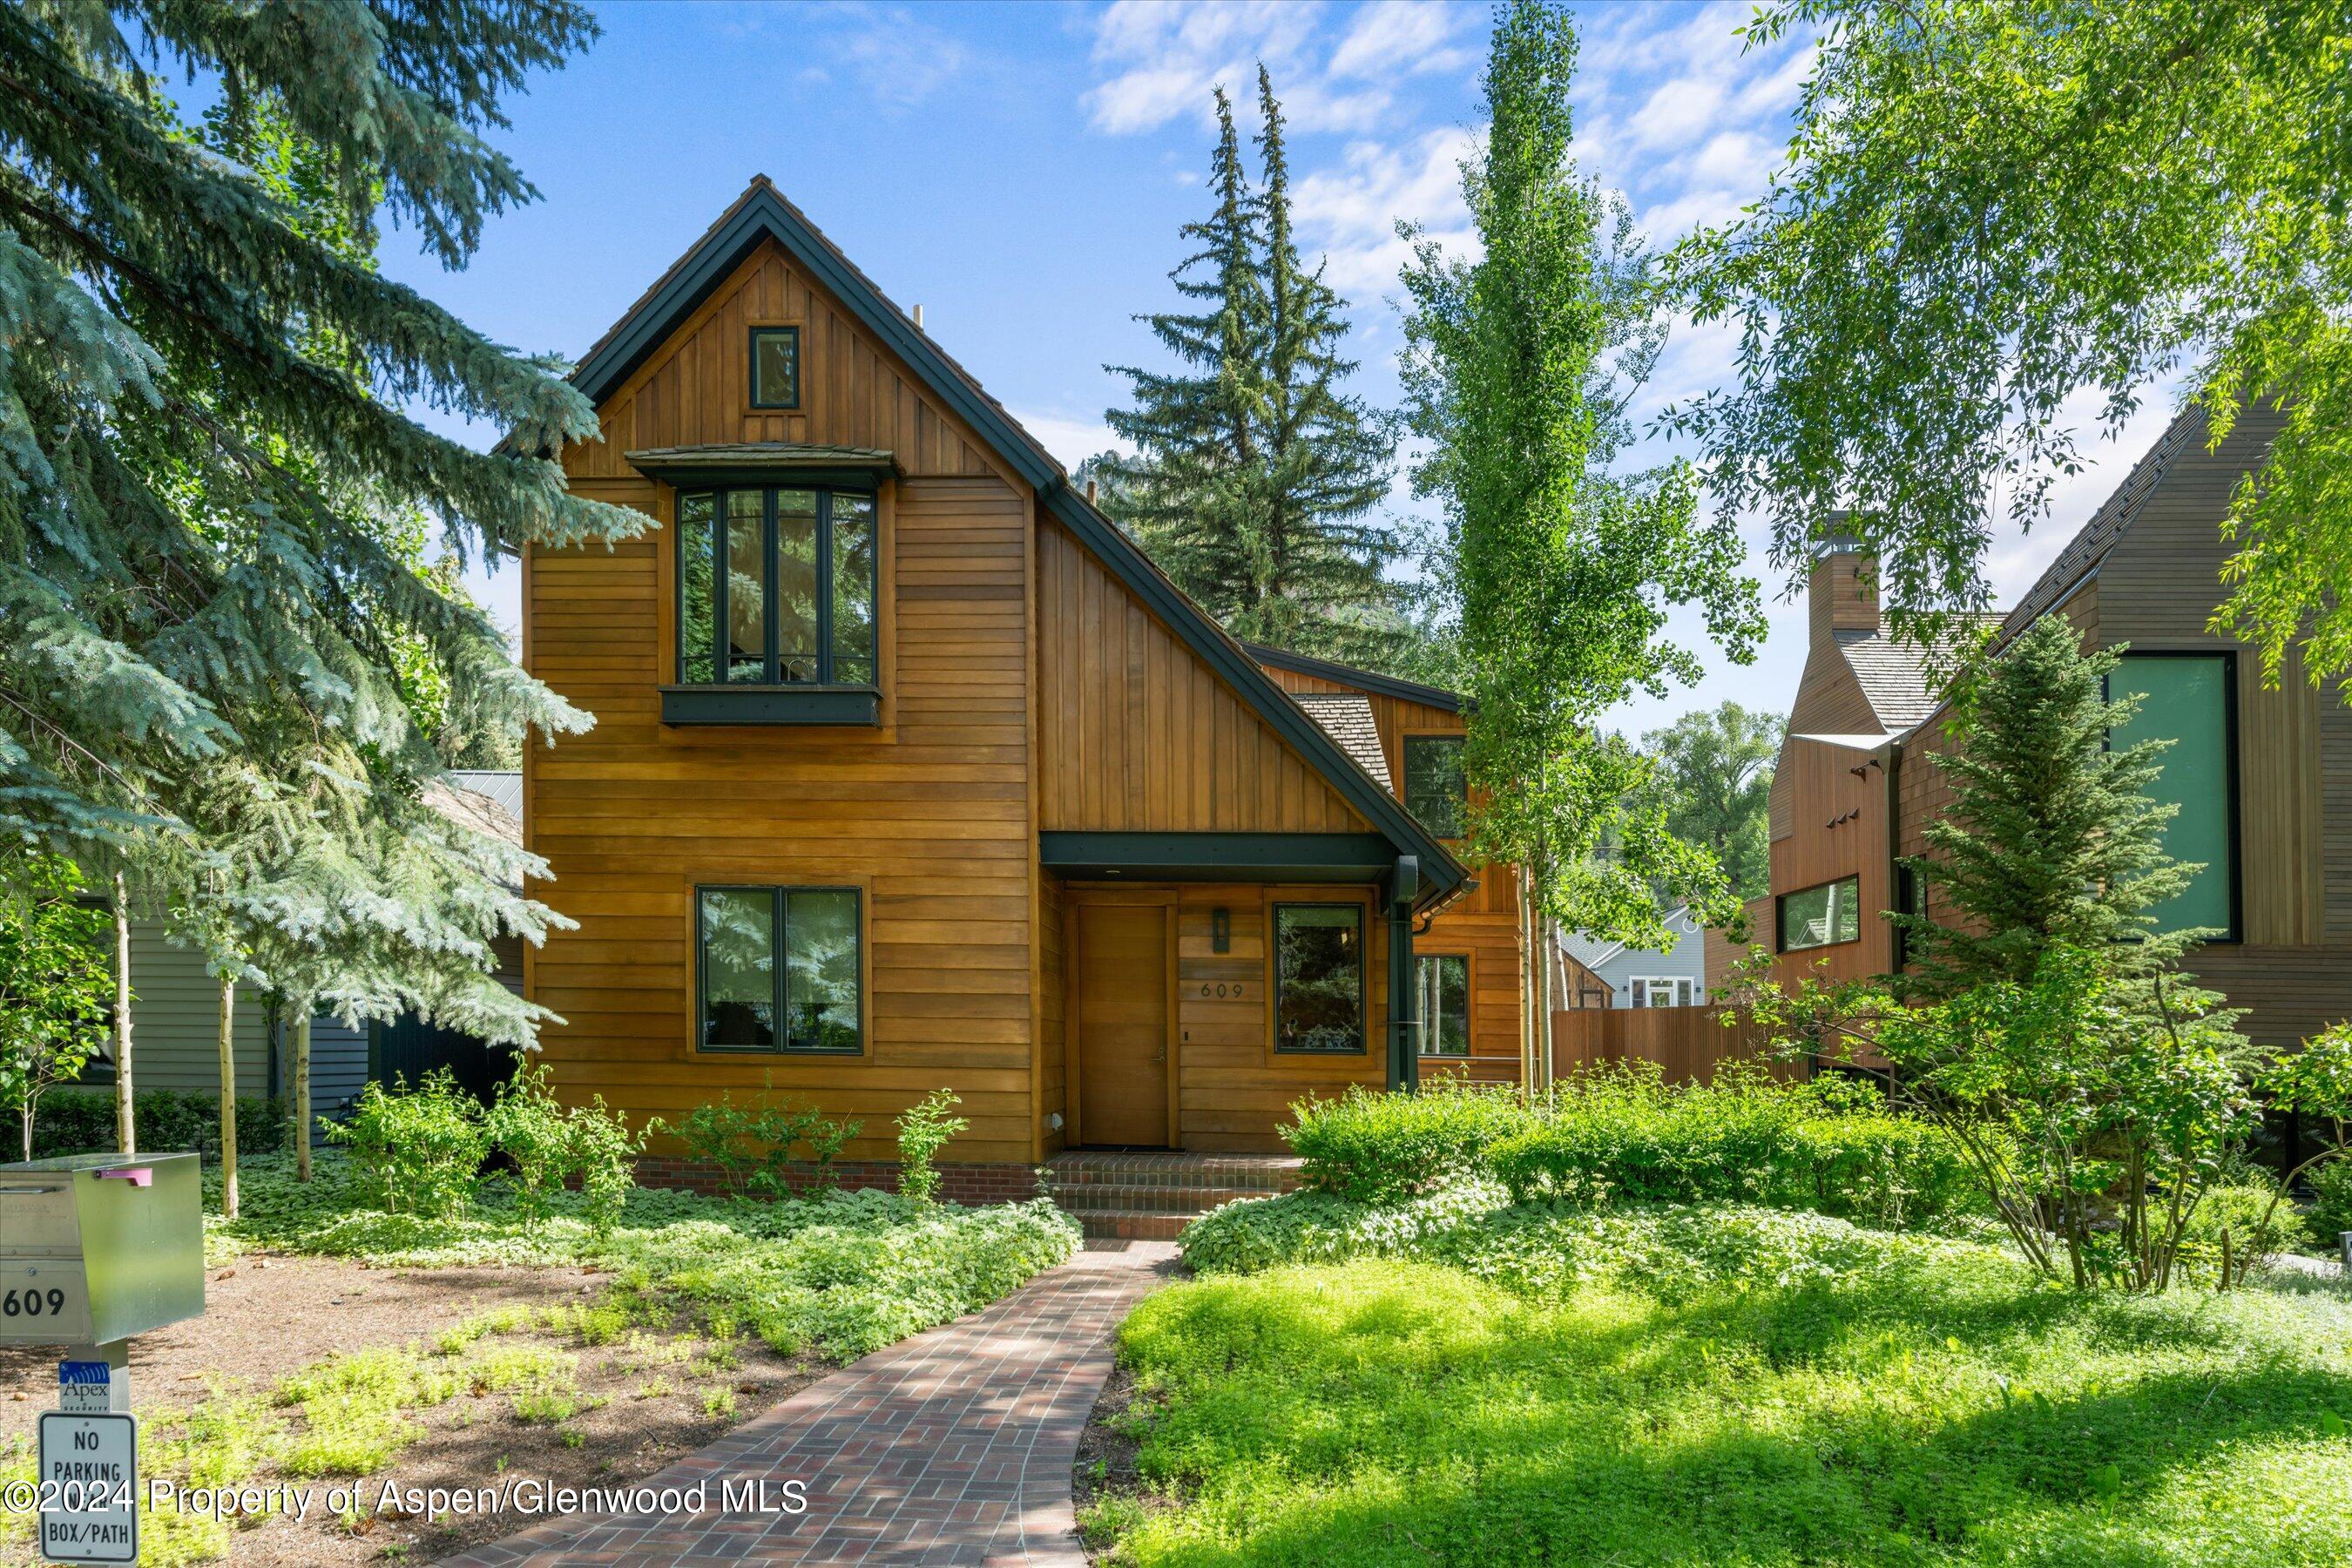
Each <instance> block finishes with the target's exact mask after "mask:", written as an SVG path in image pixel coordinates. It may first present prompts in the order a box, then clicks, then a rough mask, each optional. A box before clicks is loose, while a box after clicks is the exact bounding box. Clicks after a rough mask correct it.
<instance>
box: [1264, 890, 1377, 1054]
mask: <svg viewBox="0 0 2352 1568" xmlns="http://www.w3.org/2000/svg"><path fill="white" fill-rule="evenodd" d="M1274 1048H1275V1049H1276V1050H1278V1051H1327V1052H1328V1051H1349V1052H1357V1053H1360V1052H1361V1051H1362V1050H1363V1048H1364V910H1363V906H1362V905H1360V904H1276V905H1275V906H1274Z"/></svg>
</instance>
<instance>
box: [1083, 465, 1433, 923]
mask: <svg viewBox="0 0 2352 1568" xmlns="http://www.w3.org/2000/svg"><path fill="white" fill-rule="evenodd" d="M1042 499H1043V500H1044V503H1045V508H1046V510H1048V511H1050V512H1052V513H1053V515H1054V517H1055V521H1059V522H1060V523H1061V524H1062V525H1063V526H1064V527H1066V528H1067V529H1069V531H1071V532H1072V533H1074V534H1076V536H1077V538H1078V542H1080V543H1082V544H1084V545H1085V546H1086V547H1087V549H1088V550H1089V551H1091V552H1093V553H1094V556H1095V558H1096V559H1097V560H1098V561H1100V562H1102V563H1103V564H1104V565H1105V566H1107V567H1108V568H1109V569H1110V571H1111V574H1113V575H1114V576H1116V577H1118V580H1119V581H1120V582H1121V583H1123V584H1126V585H1127V587H1128V589H1129V592H1131V593H1133V594H1134V595H1135V596H1136V597H1137V598H1139V599H1141V600H1142V601H1143V603H1144V605H1145V607H1146V608H1148V609H1150V611H1151V612H1152V614H1154V615H1156V616H1159V617H1160V621H1161V622H1162V623H1163V624H1164V625H1166V626H1168V627H1169V629H1170V630H1171V631H1173V632H1174V633H1175V634H1176V635H1177V636H1178V637H1181V638H1182V639H1183V640H1184V644H1185V646H1186V647H1190V648H1191V649H1192V651H1193V652H1194V653H1195V654H1198V655H1199V656H1200V658H1201V659H1202V662H1203V663H1205V664H1207V665H1208V667H1209V668H1211V669H1213V670H1215V671H1216V672H1217V674H1218V675H1219V676H1220V677H1222V678H1223V680H1224V682H1225V684H1227V685H1228V686H1231V687H1232V688H1233V689H1234V690H1235V691H1237V692H1239V693H1241V696H1242V700H1244V702H1247V703H1248V704H1249V705H1250V706H1251V707H1252V708H1253V709H1255V710H1256V711H1257V714H1258V716H1259V717H1260V718H1262V719H1264V720H1265V721H1266V722H1267V723H1268V724H1270V725H1272V726H1273V727H1274V731H1275V732H1276V734H1278V735H1280V736H1281V737H1282V738H1283V739H1284V740H1285V741H1287V742H1289V743H1290V745H1291V747H1292V749H1293V750H1295V751H1297V752H1298V754H1299V755H1300V756H1302V757H1305V758H1306V759H1307V761H1308V763H1311V764H1313V766H1314V768H1315V770H1316V771H1317V772H1318V773H1321V774H1322V775H1323V777H1324V778H1325V779H1326V780H1327V781H1328V783H1329V784H1330V785H1331V787H1332V788H1334V789H1336V790H1338V791H1339V795H1340V798H1341V799H1343V800H1345V801H1346V802H1347V803H1348V804H1349V805H1352V806H1354V807H1355V808H1356V811H1357V813H1358V814H1359V815H1360V816H1362V817H1363V819H1364V820H1365V821H1367V822H1369V823H1370V824H1371V825H1372V826H1374V827H1376V828H1378V829H1379V830H1380V832H1381V836H1382V837H1385V838H1386V839H1387V840H1388V843H1389V845H1390V848H1389V852H1388V855H1387V857H1386V858H1385V859H1384V861H1383V862H1382V865H1381V870H1383V871H1385V870H1387V869H1388V868H1390V867H1391V866H1393V865H1394V863H1395V860H1396V858H1397V857H1398V856H1400V855H1410V856H1412V857H1413V858H1415V859H1417V860H1418V861H1419V862H1420V865H1421V876H1422V897H1421V900H1420V901H1421V902H1422V903H1427V902H1430V901H1432V900H1435V899H1437V898H1440V897H1443V896H1444V895H1445V894H1448V893H1451V892H1452V891H1454V889H1456V888H1458V887H1460V886H1461V885H1462V884H1463V883H1464V882H1465V881H1466V880H1468V879H1469V875H1470V873H1469V872H1468V870H1466V869H1465V868H1464V867H1463V865H1462V863H1461V862H1460V861H1459V860H1456V859H1455V858H1454V857H1453V856H1452V855H1451V854H1449V853H1448V852H1447V851H1446V848H1445V847H1444V845H1442V844H1440V843H1439V842H1438V841H1437V840H1436V839H1434V838H1433V837H1430V835H1429V831H1428V829H1426V828H1424V827H1423V826H1421V824H1420V823H1419V822H1417V821H1415V820H1414V819H1413V816H1412V813H1410V812H1408V811H1406V810H1405V808H1404V807H1403V805H1402V804H1400V803H1399V802H1398V800H1397V799H1396V797H1395V796H1394V795H1390V794H1389V793H1388V791H1386V790H1384V789H1382V788H1381V786H1380V785H1379V784H1375V783H1373V782H1372V780H1371V778H1370V775H1368V774H1367V773H1365V772H1364V770H1363V769H1361V768H1360V767H1358V766H1357V765H1356V763H1355V762H1354V760H1353V759H1351V758H1350V757H1349V756H1348V754H1347V753H1346V752H1342V751H1340V750H1339V742H1337V741H1334V740H1333V739H1331V737H1330V736H1329V735H1328V734H1327V733H1326V732H1325V731H1324V730H1323V727H1322V726H1321V725H1319V724H1318V723H1316V722H1315V721H1314V720H1313V719H1311V718H1309V717H1308V716H1307V711H1306V710H1304V709H1302V708H1301V707H1299V706H1298V704H1297V703H1296V702H1294V701H1292V700H1290V697H1289V694H1288V693H1286V692H1285V691H1284V690H1283V689H1281V688H1280V687H1278V686H1276V685H1275V683H1274V681H1273V680H1272V679H1270V678H1269V677H1268V676H1267V675H1266V673H1265V670H1263V669H1261V668H1258V667H1257V664H1256V663H1255V661H1254V660H1253V659H1252V658H1250V657H1249V655H1248V654H1247V653H1245V652H1244V651H1243V649H1242V646H1241V645H1240V644H1239V643H1237V642H1234V640H1233V639H1232V638H1230V637H1225V636H1224V635H1223V634H1222V633H1221V632H1219V631H1218V630H1217V629H1216V628H1215V627H1214V626H1211V625H1210V624H1209V622H1208V618H1207V617H1206V616H1203V615H1202V613H1201V611H1200V610H1199V609H1198V608H1196V607H1195V606H1194V605H1193V604H1192V601H1191V600H1189V599H1187V598H1185V597H1184V595H1182V594H1181V593H1179V592H1178V591H1177V590H1176V587H1175V585H1174V584H1171V583H1170V582H1169V581H1168V579H1167V578H1165V577H1163V576H1161V575H1160V573H1159V572H1158V571H1157V570H1155V569H1154V568H1153V567H1152V565H1151V563H1150V562H1149V561H1146V560H1145V559H1144V558H1143V553H1142V552H1141V551H1139V550H1138V549H1137V548H1136V546H1135V543H1134V542H1133V541H1131V540H1129V538H1128V537H1127V535H1125V534H1124V533H1121V532H1120V531H1118V526H1117V525H1116V524H1114V523H1113V522H1112V521H1110V520H1109V519H1108V518H1107V517H1105V516H1103V514H1102V513H1101V512H1099V511H1097V510H1095V509H1094V508H1093V507H1091V506H1089V505H1087V502H1086V500H1085V499H1084V498H1082V497H1081V496H1079V495H1078V494H1077V492H1076V491H1075V490H1072V489H1070V488H1069V487H1068V486H1067V485H1066V484H1059V485H1056V486H1055V488H1054V489H1052V490H1050V491H1048V492H1046V493H1045V495H1044V497H1043V498H1042Z"/></svg>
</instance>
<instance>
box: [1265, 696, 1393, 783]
mask: <svg viewBox="0 0 2352 1568" xmlns="http://www.w3.org/2000/svg"><path fill="white" fill-rule="evenodd" d="M1290 695H1291V697H1292V698H1293V700H1296V701H1297V704H1298V705H1299V706H1300V707H1301V708H1304V709H1306V710H1307V713H1308V715H1309V716H1310V717H1312V718H1313V719H1314V721H1315V722H1317V723H1318V724H1319V725H1321V726H1322V727H1323V732H1324V733H1325V734H1327V735H1328V736H1330V737H1331V738H1332V739H1333V740H1335V741H1337V742H1339V749H1340V750H1341V751H1343V752H1347V753H1348V755H1349V756H1350V757H1352V758H1354V759H1355V762H1356V765H1357V766H1358V767H1360V768H1361V769H1363V770H1364V771H1365V772H1366V773H1370V774H1371V775H1372V782H1373V783H1374V784H1379V785H1380V786H1381V788H1382V789H1393V788H1394V787H1395V782H1394V780H1392V779H1391V777H1390V775H1389V755H1388V753H1387V752H1383V751H1382V750H1381V727H1380V725H1379V723H1378V722H1377V721H1374V720H1373V718H1372V701H1371V699H1370V698H1369V697H1360V696H1358V695H1357V694H1356V693H1354V692H1351V691H1349V692H1340V691H1324V692H1311V691H1294V692H1292V693H1291V694H1290Z"/></svg>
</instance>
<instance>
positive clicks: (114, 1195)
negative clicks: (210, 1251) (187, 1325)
mask: <svg viewBox="0 0 2352 1568" xmlns="http://www.w3.org/2000/svg"><path fill="white" fill-rule="evenodd" d="M204 1310H205V1217H204V1198H203V1192H202V1188H201V1186H200V1184H199V1181H198V1175H197V1168H196V1156H195V1155H194V1154H138V1155H131V1156H127V1157H126V1156H124V1155H121V1154H70V1155H67V1156H66V1157H64V1158H62V1159H57V1160H31V1161H26V1162H24V1163H18V1164H6V1165H0V1345H51V1344H72V1345H102V1344H107V1343H110V1342H113V1341H116V1340H121V1339H126V1338H128V1337H129V1336H131V1335H132V1334H140V1333H144V1332H146V1331H148V1330H150V1329H156V1328H161V1327H163V1325H164V1324H166V1323H176V1322H178V1321H181V1320H183V1319H185V1318H193V1317H197V1316H199V1315H201V1314H202V1313H203V1311H204Z"/></svg>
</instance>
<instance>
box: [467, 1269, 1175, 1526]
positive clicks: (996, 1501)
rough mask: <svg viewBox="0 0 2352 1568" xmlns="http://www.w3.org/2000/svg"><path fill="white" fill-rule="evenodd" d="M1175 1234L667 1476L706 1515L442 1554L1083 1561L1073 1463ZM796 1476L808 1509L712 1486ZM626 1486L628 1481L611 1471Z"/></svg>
mask: <svg viewBox="0 0 2352 1568" xmlns="http://www.w3.org/2000/svg"><path fill="white" fill-rule="evenodd" d="M1174 1258H1175V1248H1174V1247H1172V1246H1170V1245H1169V1244H1167V1243H1165V1242H1148V1241H1147V1242H1124V1243H1122V1242H1109V1243H1104V1242H1094V1243H1089V1244H1088V1245H1087V1249H1086V1250H1085V1251H1083V1252H1080V1253H1079V1254H1078V1255H1077V1256H1076V1257H1075V1258H1072V1259H1071V1260H1070V1261H1069V1262H1067V1263H1066V1264H1064V1265H1062V1266H1061V1267H1060V1268H1051V1269H1047V1270H1046V1271H1045V1273H1043V1274H1040V1275H1039V1276H1037V1278H1036V1279H1033V1280H1031V1281H1030V1282H1029V1283H1028V1284H1027V1285H1025V1286H1024V1287H1023V1288H1022V1289H1019V1290H1016V1291H1014V1292H1013V1294H1012V1295H1010V1296H1007V1297H1006V1298H1005V1299H1004V1300H1002V1301H999V1302H997V1303H996V1304H995V1305H994V1306H992V1307H990V1308H987V1309H986V1310H982V1311H979V1312H975V1313H973V1314H972V1315H971V1317H968V1318H962V1319H960V1320H958V1321H955V1322H952V1323H948V1324H945V1325H943V1326H941V1327H940V1328H936V1329H933V1330H931V1331H929V1332H928V1333H922V1334H918V1335H916V1336H915V1337H914V1338H913V1339H910V1340H907V1341H904V1342H900V1343H898V1344H896V1345H892V1346H891V1347H890V1348H889V1349H887V1350H883V1351H877V1352H875V1353H874V1354H872V1355H870V1356H867V1357H866V1359H865V1360H863V1361H860V1362H857V1363H855V1364H853V1365H851V1366H847V1367H844V1368H843V1369H842V1370H841V1371H839V1372H837V1373H834V1374H833V1375H832V1376H830V1377H827V1378H824V1380H822V1381H821V1382H817V1383H813V1384H810V1385H809V1386H808V1387H806V1388H803V1389H802V1390H801V1391H800V1392H799V1393H798V1394H794V1395H793V1396H792V1397H791V1398H790V1399H787V1400H786V1401H784V1402H783V1403H782V1405H777V1406H776V1407H775V1408H774V1409H773V1410H771V1411H770V1412H768V1414H766V1415H762V1416H760V1417H759V1418H757V1419H756V1420H752V1421H749V1422H746V1423H745V1424H744V1425H742V1426H739V1427H737V1428H736V1429H735V1430H734V1431H732V1432H730V1433H729V1434H728V1435H727V1436H724V1437H722V1438H720V1439H719V1441H718V1442H716V1443H714V1444H712V1445H711V1446H710V1447H708V1448H705V1449H703V1450H702V1451H701V1452H700V1453H698V1454H693V1455H690V1456H688V1458H684V1459H681V1460H679V1461H678V1462H677V1464H675V1465H672V1466H671V1467H670V1468H667V1469H666V1470H664V1471H662V1472H661V1474H659V1475H657V1476H654V1477H651V1478H649V1479H646V1480H645V1481H642V1482H636V1483H629V1484H630V1485H631V1486H632V1489H634V1488H635V1487H638V1486H642V1487H650V1488H652V1489H655V1490H656V1491H658V1490H660V1489H663V1488H666V1487H691V1486H692V1485H694V1484H695V1483H696V1482H698V1481H702V1482H707V1483H708V1497H709V1503H708V1509H707V1511H704V1512H700V1513H684V1514H672V1515H667V1516H664V1515H660V1514H635V1513H633V1514H622V1515H604V1516H597V1515H575V1516H572V1517H571V1518H566V1519H562V1520H557V1521H552V1522H551V1523H548V1524H543V1525H541V1526H538V1527H537V1528H535V1529H532V1530H529V1531H524V1532H523V1533H522V1534H520V1535H514V1536H509V1537H508V1538H507V1539H506V1540H504V1541H499V1542H492V1543H491V1544H489V1545H488V1546H483V1547H478V1548H477V1549H476V1550H474V1551H473V1552H469V1553H467V1554H466V1555H464V1556H462V1557H455V1558H451V1559H449V1562H450V1563H453V1564H463V1565H466V1568H514V1565H516V1564H520V1563H529V1564H531V1565H532V1568H556V1565H558V1564H564V1565H571V1564H581V1565H585V1564H590V1563H674V1564H679V1565H684V1564H692V1563H807V1564H816V1563H957V1564H964V1563H970V1564H992V1563H1004V1564H1014V1563H1036V1564H1051V1565H1053V1568H1084V1565H1085V1563H1086V1555H1085V1553H1084V1552H1081V1551H1080V1550H1079V1548H1078V1543H1077V1536H1076V1519H1075V1517H1074V1515H1073V1512H1072V1509H1071V1503H1070V1467H1071V1465H1072V1464H1073V1463H1074V1462H1075V1460H1076V1457H1077V1447H1078V1434H1079V1433H1080V1432H1081V1431H1082V1430H1083V1429H1084V1428H1085V1426H1086V1424H1087V1415H1088V1414H1089V1413H1090V1412H1091V1411H1092V1410H1093V1408H1094V1403H1095V1398H1096V1395H1097V1394H1099V1393H1100V1392H1101V1389H1102V1384H1103V1380H1104V1379H1105V1378H1106V1377H1108V1375H1109V1374H1110V1365H1111V1347H1110V1342H1109V1338H1108V1335H1109V1332H1110V1330H1111V1328H1112V1326H1113V1325H1115V1324H1116V1323H1117V1322H1118V1321H1119V1319H1120V1318H1122V1317H1124V1316H1125V1315H1126V1313H1127V1310H1128V1309H1129V1307H1131V1306H1133V1305H1134V1304H1135V1302H1136V1301H1137V1300H1139V1298H1140V1297H1141V1296H1142V1295H1143V1294H1144V1292H1146V1291H1147V1290H1149V1289H1151V1288H1152V1287H1153V1286H1154V1285H1157V1284H1158V1283H1159V1282H1160V1279H1163V1278H1164V1277H1165V1276H1166V1275H1167V1273H1168V1271H1169V1270H1170V1268H1172V1267H1173V1263H1174ZM762 1478H765V1479H767V1480H768V1482H769V1488H770V1499H771V1501H772V1503H773V1502H777V1501H780V1500H781V1497H780V1494H779V1493H778V1492H777V1488H778V1487H780V1486H781V1485H782V1483H783V1482H785V1481H788V1480H793V1479H797V1480H799V1481H801V1482H803V1484H804V1486H805V1487H806V1489H807V1500H808V1507H807V1510H806V1511H805V1512H803V1513H801V1514H799V1515H797V1516H795V1515H793V1514H789V1513H784V1512H781V1511H777V1512H770V1513H759V1512H752V1511H736V1512H732V1513H730V1512H728V1511H726V1510H723V1509H722V1508H721V1506H720V1490H719V1489H720V1487H721V1484H722V1483H724V1482H727V1481H730V1480H731V1481H734V1482H736V1483H738V1484H739V1485H740V1484H741V1483H745V1482H751V1481H756V1480H758V1479H762ZM615 1484H616V1485H619V1484H621V1483H615Z"/></svg>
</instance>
